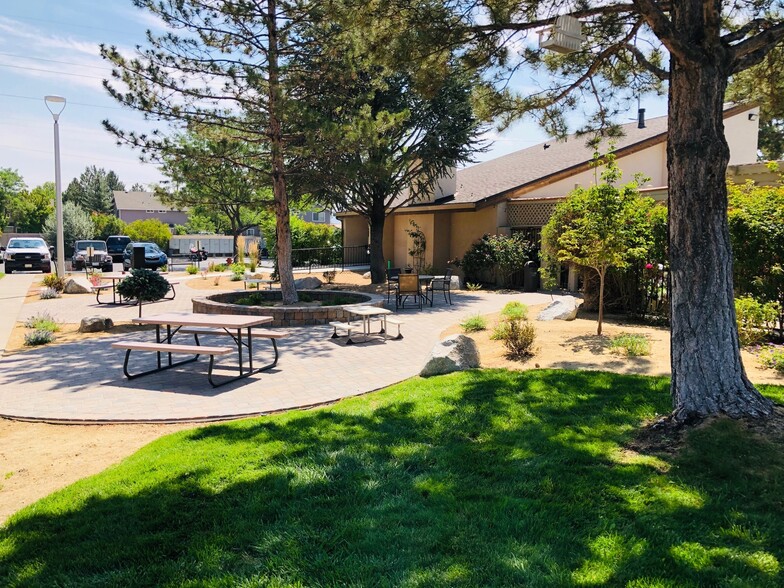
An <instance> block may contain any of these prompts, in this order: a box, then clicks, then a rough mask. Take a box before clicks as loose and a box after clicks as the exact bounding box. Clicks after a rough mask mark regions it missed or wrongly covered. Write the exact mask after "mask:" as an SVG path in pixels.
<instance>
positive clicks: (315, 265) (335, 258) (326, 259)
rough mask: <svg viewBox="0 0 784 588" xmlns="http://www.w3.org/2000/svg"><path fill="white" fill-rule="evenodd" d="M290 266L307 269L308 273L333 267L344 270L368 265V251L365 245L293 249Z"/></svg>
mask: <svg viewBox="0 0 784 588" xmlns="http://www.w3.org/2000/svg"><path fill="white" fill-rule="evenodd" d="M291 264H292V265H293V266H294V269H307V270H308V271H312V270H314V269H321V268H333V267H334V268H341V269H342V270H345V269H346V268H347V267H356V266H362V265H370V249H368V247H367V245H354V246H352V247H339V246H335V247H316V248H312V249H293V250H292V251H291Z"/></svg>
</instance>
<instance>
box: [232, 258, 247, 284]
mask: <svg viewBox="0 0 784 588" xmlns="http://www.w3.org/2000/svg"><path fill="white" fill-rule="evenodd" d="M229 269H230V270H231V281H232V282H239V281H240V280H241V279H242V278H243V277H245V264H244V263H232V264H231V265H230V266H229Z"/></svg>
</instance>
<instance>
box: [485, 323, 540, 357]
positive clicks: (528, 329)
mask: <svg viewBox="0 0 784 588" xmlns="http://www.w3.org/2000/svg"><path fill="white" fill-rule="evenodd" d="M490 338H491V339H494V340H496V341H503V343H504V346H505V347H506V350H507V351H508V352H509V355H510V356H511V357H513V358H516V359H519V358H522V357H526V356H529V355H533V353H534V349H533V345H534V340H535V339H536V329H535V328H534V326H533V325H532V324H531V323H530V322H528V321H524V320H507V321H501V322H500V323H498V325H496V327H495V329H494V330H493V334H492V336H491V337H490Z"/></svg>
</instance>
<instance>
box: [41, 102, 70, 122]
mask: <svg viewBox="0 0 784 588" xmlns="http://www.w3.org/2000/svg"><path fill="white" fill-rule="evenodd" d="M44 104H46V108H47V110H49V112H51V113H52V116H53V117H54V119H55V120H57V117H58V116H59V115H60V113H61V112H62V111H63V110H65V98H63V97H62V96H44Z"/></svg>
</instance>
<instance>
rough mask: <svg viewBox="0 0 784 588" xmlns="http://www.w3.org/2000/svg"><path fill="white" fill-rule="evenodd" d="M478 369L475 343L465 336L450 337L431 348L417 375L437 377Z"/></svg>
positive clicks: (477, 352) (477, 351) (477, 353)
mask: <svg viewBox="0 0 784 588" xmlns="http://www.w3.org/2000/svg"><path fill="white" fill-rule="evenodd" d="M478 367H479V349H478V348H477V346H476V342H475V341H474V340H473V339H471V338H470V337H466V336H465V335H452V336H451V337H447V338H446V339H444V340H443V341H441V342H440V343H437V344H436V345H435V347H433V350H432V351H431V352H430V358H429V359H428V360H427V363H426V364H425V367H423V368H422V371H421V372H419V375H420V376H422V377H428V376H437V375H440V374H448V373H450V372H457V371H462V370H470V369H473V368H478Z"/></svg>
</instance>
